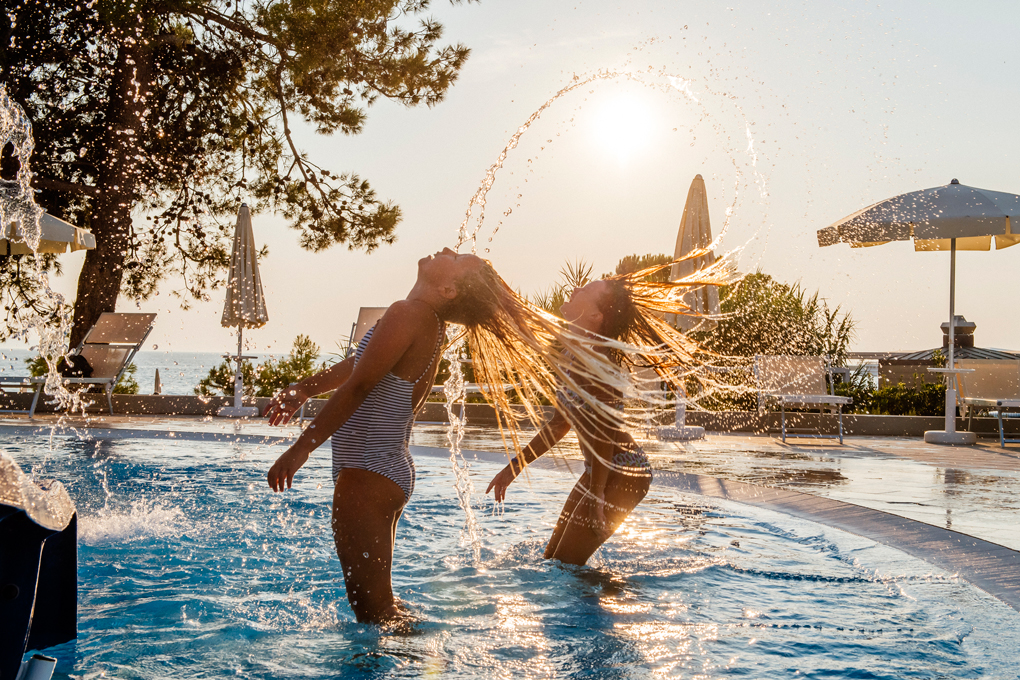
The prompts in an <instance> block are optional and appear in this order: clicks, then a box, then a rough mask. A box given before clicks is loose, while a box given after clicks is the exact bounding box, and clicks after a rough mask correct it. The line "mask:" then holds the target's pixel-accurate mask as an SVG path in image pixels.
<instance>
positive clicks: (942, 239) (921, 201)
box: [818, 179, 1020, 444]
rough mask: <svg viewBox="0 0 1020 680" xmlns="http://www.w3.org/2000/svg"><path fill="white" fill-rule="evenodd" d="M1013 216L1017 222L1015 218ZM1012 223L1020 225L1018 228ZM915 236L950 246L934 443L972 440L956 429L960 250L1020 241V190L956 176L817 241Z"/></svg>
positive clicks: (928, 247) (871, 241)
mask: <svg viewBox="0 0 1020 680" xmlns="http://www.w3.org/2000/svg"><path fill="white" fill-rule="evenodd" d="M1014 222H1015V223H1016V224H1014ZM1013 227H1016V229H1015V230H1014V228H1013ZM910 239H913V240H914V250H918V251H939V250H948V251H949V319H950V323H949V357H948V361H947V363H946V368H944V369H929V370H932V371H939V372H943V373H945V374H946V379H947V382H946V426H945V430H929V431H928V432H925V433H924V440H925V441H926V442H930V443H933V444H973V443H974V442H975V441H976V440H977V437H976V436H975V435H974V433H973V432H957V431H956V374H957V373H960V372H961V371H962V370H964V369H958V368H956V366H955V365H954V363H953V349H954V347H953V345H954V342H955V337H954V336H955V333H954V328H955V325H956V324H954V323H953V322H952V320H953V319H955V318H956V251H957V250H991V247H992V243H994V244H995V247H996V248H997V249H1000V250H1001V249H1002V248H1008V247H1010V246H1014V245H1016V244H1017V243H1020V196H1018V195H1017V194H1007V193H1003V192H1001V191H988V190H986V189H978V188H975V187H969V186H966V185H963V184H960V183H959V182H958V181H957V180H955V179H954V180H953V181H952V182H950V183H949V184H947V185H945V186H941V187H933V188H931V189H924V190H922V191H911V192H909V193H906V194H900V195H899V196H894V197H892V198H889V199H886V200H884V201H881V202H879V203H876V204H874V205H872V206H869V207H867V208H865V209H864V210H860V211H858V212H856V213H854V214H853V215H850V216H849V217H845V218H843V219H842V220H840V221H838V222H836V223H835V224H833V225H831V226H828V227H826V228H825V229H820V230H819V231H818V245H819V246H822V247H825V246H831V245H833V244H836V243H849V244H850V245H851V247H854V248H861V247H867V246H879V245H882V244H884V243H889V242H890V241H908V240H910Z"/></svg>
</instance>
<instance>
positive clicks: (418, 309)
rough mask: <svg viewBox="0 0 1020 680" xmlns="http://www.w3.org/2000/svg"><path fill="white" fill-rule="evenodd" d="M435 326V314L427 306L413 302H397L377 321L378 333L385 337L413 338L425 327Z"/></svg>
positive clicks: (419, 334)
mask: <svg viewBox="0 0 1020 680" xmlns="http://www.w3.org/2000/svg"><path fill="white" fill-rule="evenodd" d="M435 324H436V316H435V313H434V312H433V311H432V309H431V308H430V307H429V306H428V305H426V304H423V303H421V302H415V301H413V300H398V301H397V302H394V303H393V304H392V305H390V306H389V309H387V310H386V313H385V314H383V317H382V318H381V319H379V331H380V332H383V333H385V334H387V335H390V334H394V335H399V336H407V337H412V338H415V337H419V336H421V334H422V331H423V329H424V328H425V327H426V326H427V327H429V328H432V327H434V326H435Z"/></svg>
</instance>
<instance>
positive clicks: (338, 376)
mask: <svg viewBox="0 0 1020 680" xmlns="http://www.w3.org/2000/svg"><path fill="white" fill-rule="evenodd" d="M353 369H354V357H347V358H346V359H344V360H343V361H341V362H340V363H338V364H334V365H332V366H330V367H329V368H327V369H326V370H324V371H319V372H318V373H316V374H315V375H311V376H308V377H307V378H305V379H304V380H302V381H301V382H299V383H297V384H295V385H291V386H289V387H284V388H283V389H282V390H280V391H279V392H277V393H276V396H274V397H273V399H272V401H270V402H269V406H267V407H266V412H265V413H264V414H263V415H264V416H265V417H267V418H269V424H270V425H286V424H287V423H288V422H290V419H291V417H292V416H293V415H294V413H295V412H297V410H298V409H299V408H301V405H302V404H304V403H305V402H306V401H308V400H309V399H311V398H312V397H314V396H315V395H316V394H325V393H326V392H332V391H333V390H335V389H337V388H338V387H340V386H341V385H343V384H344V383H345V382H346V381H347V379H348V378H350V377H351V371H352V370H353Z"/></svg>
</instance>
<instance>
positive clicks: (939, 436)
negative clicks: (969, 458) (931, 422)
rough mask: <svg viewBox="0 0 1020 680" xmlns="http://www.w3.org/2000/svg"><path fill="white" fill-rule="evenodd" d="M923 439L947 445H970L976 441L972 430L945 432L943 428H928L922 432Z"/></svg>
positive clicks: (931, 442)
mask: <svg viewBox="0 0 1020 680" xmlns="http://www.w3.org/2000/svg"><path fill="white" fill-rule="evenodd" d="M924 441H925V442H927V443H929V444H946V445H949V446H971V445H973V444H976V443H977V435H976V434H974V433H973V432H946V431H945V430H928V431H927V432H925V433H924Z"/></svg>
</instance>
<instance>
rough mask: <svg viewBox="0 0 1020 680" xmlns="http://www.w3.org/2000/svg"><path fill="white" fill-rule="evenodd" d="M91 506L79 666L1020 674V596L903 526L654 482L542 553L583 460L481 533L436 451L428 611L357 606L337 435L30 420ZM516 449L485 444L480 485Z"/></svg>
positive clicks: (423, 477)
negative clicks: (939, 562)
mask: <svg viewBox="0 0 1020 680" xmlns="http://www.w3.org/2000/svg"><path fill="white" fill-rule="evenodd" d="M0 446H2V447H3V449H4V450H5V451H6V452H7V453H8V454H10V455H12V456H14V457H15V459H16V460H18V462H19V463H20V464H21V466H22V468H23V469H25V470H26V472H27V471H30V470H31V471H33V472H35V474H36V475H38V476H39V477H44V478H46V477H52V478H57V479H60V480H62V481H63V482H64V483H65V485H66V486H67V488H68V491H69V492H70V494H71V496H72V498H74V500H75V502H76V503H77V506H78V512H79V527H80V551H79V563H80V564H79V584H80V585H79V587H80V595H79V601H80V604H79V637H78V640H77V641H76V642H74V643H69V644H66V645H61V646H59V647H54V648H51V649H50V650H49V651H48V653H49V654H51V655H53V656H56V657H57V658H58V659H59V660H60V663H59V665H58V668H57V675H58V677H60V676H65V677H75V678H98V677H130V678H185V677H189V678H190V677H217V678H218V677H227V676H231V677H242V678H302V677H309V678H311V677H316V678H321V677H344V678H361V677H364V678H384V677H385V678H389V677H393V678H402V677H444V678H445V677H452V678H471V677H508V678H509V677H514V678H547V677H548V678H553V677H557V678H558V677H584V678H644V677H698V678H715V677H730V676H742V677H755V678H759V677H760V678H777V677H792V676H795V675H796V676H806V677H837V676H838V677H860V678H882V677H889V678H930V677H963V678H970V677H1002V678H1007V677H1008V678H1015V677H1017V671H1016V669H1015V650H1016V649H1017V648H1020V625H1018V624H1020V616H1018V615H1017V613H1016V612H1015V611H1013V610H1012V609H1009V608H1008V607H1006V606H1005V605H1003V604H1002V603H1000V602H998V601H997V600H995V599H993V598H991V597H990V596H988V595H986V594H984V593H982V592H981V591H979V590H977V589H976V588H973V587H972V586H970V585H968V584H967V583H965V582H962V581H960V580H958V579H955V578H953V577H951V576H949V575H946V574H944V573H941V572H939V571H937V570H933V569H932V568H931V567H930V566H929V565H927V564H926V563H924V562H921V561H919V560H915V559H913V558H910V557H908V556H906V555H904V554H903V553H900V552H898V551H896V550H893V549H891V548H887V547H884V546H880V545H877V544H874V543H872V542H870V541H868V540H866V539H862V538H858V537H855V536H852V535H849V534H846V533H842V532H839V531H836V530H832V529H827V528H825V527H822V526H820V525H817V524H814V523H811V522H806V521H802V520H797V519H793V518H790V517H787V516H785V515H781V514H778V513H771V512H768V511H764V510H759V509H755V508H749V507H747V506H742V505H739V504H734V503H724V502H716V501H714V500H713V501H707V500H706V499H703V498H700V497H697V496H688V495H678V494H676V493H675V492H673V491H671V490H668V489H660V488H656V487H653V489H652V491H651V493H650V494H649V497H648V499H646V501H645V503H643V504H642V505H641V506H640V507H639V509H638V511H637V512H635V514H634V515H633V516H632V518H631V519H630V520H629V521H628V523H627V524H626V525H625V526H624V527H623V528H622V529H621V531H620V532H618V534H617V536H615V537H614V538H613V539H612V540H611V541H610V542H609V544H607V545H606V546H605V547H604V548H603V549H602V550H601V551H600V552H599V553H597V554H596V556H595V557H594V558H593V560H592V562H593V564H592V566H590V567H586V568H565V567H562V566H560V565H558V564H556V563H551V562H548V561H545V560H543V559H541V554H542V549H543V548H544V542H545V540H546V538H547V537H548V534H549V532H550V530H551V527H552V524H553V522H554V521H555V519H556V516H557V513H558V511H559V507H560V504H561V503H562V501H563V498H564V497H565V495H566V492H567V489H568V487H569V485H570V484H572V482H573V480H572V478H571V477H570V476H569V475H567V474H564V473H557V472H554V471H550V470H544V471H539V472H537V473H536V474H534V475H533V476H532V480H531V484H530V486H529V485H528V484H527V483H526V482H525V483H522V482H524V480H520V481H519V482H518V483H517V484H515V486H514V487H512V488H511V490H510V495H509V500H510V503H508V504H507V506H506V509H505V513H504V514H503V515H499V514H494V513H492V512H491V503H490V504H489V505H487V506H485V507H482V508H479V509H478V519H479V523H480V525H481V528H482V530H483V542H484V545H483V549H482V552H481V555H482V558H481V562H480V563H479V564H475V563H474V562H473V560H472V551H471V548H470V546H469V545H466V544H465V542H464V539H463V537H462V529H463V525H464V520H463V514H462V513H461V511H460V509H459V508H458V506H457V498H456V494H455V491H454V489H453V483H452V473H451V472H450V464H449V462H448V461H447V460H444V459H442V458H430V457H428V456H421V457H419V458H418V459H417V463H418V485H417V487H416V490H415V495H414V497H413V498H412V501H411V504H410V506H409V508H408V510H407V511H406V512H405V515H404V517H403V519H402V520H401V526H400V529H399V537H398V543H397V555H396V566H395V569H394V590H395V592H396V594H397V595H398V597H400V598H401V599H402V600H403V601H404V602H405V603H406V604H407V605H408V606H409V607H410V609H411V610H412V611H413V612H415V614H416V615H417V616H418V617H419V618H420V622H419V623H418V624H417V626H416V628H415V630H414V632H413V633H411V634H394V633H384V632H381V631H380V630H379V629H377V628H373V627H370V626H363V625H360V624H357V623H355V622H354V620H353V616H352V614H351V611H350V608H349V607H348V605H347V601H346V595H345V592H344V587H343V582H342V579H341V577H340V572H339V563H338V561H337V559H336V556H335V553H334V550H333V545H332V536H331V534H330V530H329V512H330V509H329V500H330V495H331V488H330V484H329V463H328V456H327V455H323V454H324V452H323V451H319V452H318V454H317V457H316V458H313V460H312V461H311V462H310V463H309V465H308V466H306V468H305V469H304V470H303V471H302V472H303V473H304V474H303V475H302V476H301V477H300V478H299V479H298V480H297V486H296V489H295V490H294V491H291V492H288V493H286V494H280V495H273V494H272V493H270V492H269V490H268V488H267V487H266V486H265V483H264V479H265V472H266V470H267V469H268V466H269V464H270V462H271V461H272V460H273V459H275V457H276V455H278V453H279V452H280V451H281V450H282V449H281V448H279V447H276V448H270V447H262V448H257V447H250V446H236V445H229V444H217V443H211V442H168V441H162V440H161V441H152V440H130V439H126V440H112V441H92V442H85V441H77V440H70V439H58V440H57V441H56V448H55V450H53V451H48V450H47V449H46V444H45V442H44V441H41V440H39V439H30V438H21V437H12V438H9V439H7V440H5V441H4V443H3V444H2V445H0ZM497 469H498V466H497V465H495V464H489V463H475V464H474V465H473V467H472V473H473V478H474V480H475V486H476V488H484V483H485V482H487V481H488V479H489V478H490V477H491V475H492V474H494V472H495V471H496V470H497Z"/></svg>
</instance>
